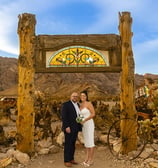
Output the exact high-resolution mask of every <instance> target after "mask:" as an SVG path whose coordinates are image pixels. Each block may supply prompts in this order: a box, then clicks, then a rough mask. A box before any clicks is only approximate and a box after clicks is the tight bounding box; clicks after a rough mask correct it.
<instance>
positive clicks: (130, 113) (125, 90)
mask: <svg viewBox="0 0 158 168" xmlns="http://www.w3.org/2000/svg"><path fill="white" fill-rule="evenodd" d="M131 25H132V18H131V16H130V13H129V12H122V14H121V13H119V31H120V36H121V45H122V46H121V48H122V72H121V81H120V82H121V94H120V99H121V101H120V106H121V117H122V118H131V119H133V120H124V121H123V122H122V123H121V136H122V137H127V138H129V140H128V142H127V143H126V144H122V153H128V152H130V151H132V150H134V149H136V147H137V131H136V130H137V124H136V119H137V117H136V109H135V98H134V88H135V86H134V68H135V64H134V58H133V51H132V35H133V33H132V32H131ZM130 139H131V140H130Z"/></svg>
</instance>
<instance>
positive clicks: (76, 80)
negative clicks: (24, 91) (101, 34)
mask: <svg viewBox="0 0 158 168" xmlns="http://www.w3.org/2000/svg"><path fill="white" fill-rule="evenodd" d="M144 77H149V78H152V79H158V75H152V74H145V75H144V76H143V75H139V74H136V75H135V84H136V88H137V87H139V86H141V85H143V83H144ZM119 79H120V74H119V73H38V74H36V75H35V88H36V90H40V91H42V92H45V93H47V94H51V95H52V96H54V97H58V98H67V97H68V96H69V95H70V93H71V92H72V91H79V92H80V91H82V90H84V89H88V90H89V94H90V95H91V97H95V98H103V97H104V96H105V97H106V96H107V95H117V94H119V92H120V86H119ZM17 84H18V59H16V58H8V57H0V95H17Z"/></svg>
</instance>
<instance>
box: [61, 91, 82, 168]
mask: <svg viewBox="0 0 158 168" xmlns="http://www.w3.org/2000/svg"><path fill="white" fill-rule="evenodd" d="M77 101H78V93H76V92H74V93H72V94H71V97H70V100H69V101H67V102H65V103H63V105H62V108H61V117H62V130H63V132H64V136H65V143H64V164H65V166H67V167H72V164H77V162H75V160H74V153H75V143H76V139H77V136H78V132H79V131H81V130H82V126H81V124H79V123H77V122H76V117H77V115H78V113H79V106H78V104H77Z"/></svg>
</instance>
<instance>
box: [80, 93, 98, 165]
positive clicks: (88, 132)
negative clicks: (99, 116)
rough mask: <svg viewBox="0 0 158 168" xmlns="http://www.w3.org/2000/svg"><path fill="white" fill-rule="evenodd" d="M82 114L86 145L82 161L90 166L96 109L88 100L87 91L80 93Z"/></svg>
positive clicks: (92, 153)
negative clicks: (84, 156)
mask: <svg viewBox="0 0 158 168" xmlns="http://www.w3.org/2000/svg"><path fill="white" fill-rule="evenodd" d="M80 99H81V103H80V115H82V116H83V120H82V121H81V124H82V125H83V127H82V133H83V138H84V145H85V147H86V158H85V161H84V162H83V163H82V164H83V165H84V166H85V167H89V166H90V165H91V164H92V163H93V155H94V146H95V144H94V122H93V117H94V116H95V110H94V107H93V105H92V103H91V102H89V101H88V95H87V92H86V91H83V92H81V94H80Z"/></svg>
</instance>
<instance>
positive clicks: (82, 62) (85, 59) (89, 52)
mask: <svg viewBox="0 0 158 168" xmlns="http://www.w3.org/2000/svg"><path fill="white" fill-rule="evenodd" d="M48 66H49V67H65V66H66V67H91V66H95V67H103V66H109V64H108V61H107V60H106V57H105V56H104V55H103V54H101V53H100V52H98V51H97V50H94V49H92V48H89V47H85V46H70V47H66V48H63V49H61V50H59V51H57V52H55V53H54V54H53V55H52V56H51V57H50V59H49V62H48Z"/></svg>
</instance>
